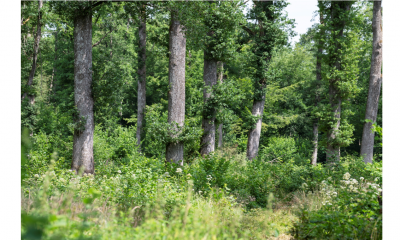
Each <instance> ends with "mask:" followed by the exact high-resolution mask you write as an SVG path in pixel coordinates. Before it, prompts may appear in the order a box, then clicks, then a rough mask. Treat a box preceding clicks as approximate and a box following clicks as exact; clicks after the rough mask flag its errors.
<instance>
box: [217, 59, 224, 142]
mask: <svg viewBox="0 0 400 240" xmlns="http://www.w3.org/2000/svg"><path fill="white" fill-rule="evenodd" d="M217 69H218V81H219V82H220V83H221V84H222V83H223V82H224V63H223V62H221V61H219V62H218V63H217ZM222 126H223V125H222V123H220V124H219V126H218V148H222V138H223V135H222V133H223V132H222Z"/></svg>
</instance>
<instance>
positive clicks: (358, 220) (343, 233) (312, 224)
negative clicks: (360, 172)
mask: <svg viewBox="0 0 400 240" xmlns="http://www.w3.org/2000/svg"><path fill="white" fill-rule="evenodd" d="M350 176H351V175H350V174H349V173H345V174H344V175H343V180H340V183H339V184H337V183H334V180H333V179H332V177H329V178H328V179H326V180H324V181H322V182H321V188H322V189H321V192H322V195H323V202H322V205H323V206H322V208H321V209H319V210H318V211H307V210H303V211H302V213H301V217H300V221H299V222H297V223H296V224H295V226H294V229H293V233H294V236H295V238H296V239H382V212H381V206H380V204H379V201H378V196H380V194H381V192H382V189H381V188H380V185H379V184H378V183H374V182H370V181H366V179H365V178H363V177H360V178H359V179H358V180H357V179H355V178H350ZM378 181H379V180H378V178H377V179H376V182H378ZM304 186H305V187H306V186H307V185H306V184H305V185H304Z"/></svg>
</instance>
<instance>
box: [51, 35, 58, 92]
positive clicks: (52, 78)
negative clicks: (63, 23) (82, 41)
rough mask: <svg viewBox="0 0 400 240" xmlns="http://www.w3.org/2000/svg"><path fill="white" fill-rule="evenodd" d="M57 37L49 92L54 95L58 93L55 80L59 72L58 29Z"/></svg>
mask: <svg viewBox="0 0 400 240" xmlns="http://www.w3.org/2000/svg"><path fill="white" fill-rule="evenodd" d="M54 36H55V39H54V62H53V73H52V74H51V82H50V89H49V92H50V93H51V94H52V95H53V97H54V95H55V93H56V81H55V79H54V78H55V76H56V74H57V68H56V62H57V39H58V29H57V31H56V32H55V34H54Z"/></svg>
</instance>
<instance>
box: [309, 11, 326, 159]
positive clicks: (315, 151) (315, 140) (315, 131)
mask: <svg viewBox="0 0 400 240" xmlns="http://www.w3.org/2000/svg"><path fill="white" fill-rule="evenodd" d="M319 19H320V24H323V20H324V19H323V16H322V13H320V15H319ZM321 31H322V30H321ZM323 35H324V34H323V32H321V35H320V38H322V37H323ZM322 44H323V42H322V39H319V43H318V45H319V47H318V53H317V66H316V73H317V76H316V77H317V83H316V91H315V107H317V106H318V104H319V102H320V97H319V93H318V91H319V87H320V84H321V80H322V76H321V56H322ZM318 122H319V119H318V118H315V119H314V124H313V136H314V137H313V145H314V149H313V154H312V158H311V164H312V165H317V158H318Z"/></svg>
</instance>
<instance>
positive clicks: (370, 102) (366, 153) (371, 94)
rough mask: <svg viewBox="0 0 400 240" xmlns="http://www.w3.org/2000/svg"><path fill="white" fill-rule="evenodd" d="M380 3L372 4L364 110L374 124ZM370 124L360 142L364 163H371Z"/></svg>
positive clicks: (378, 83) (379, 82) (379, 55)
mask: <svg viewBox="0 0 400 240" xmlns="http://www.w3.org/2000/svg"><path fill="white" fill-rule="evenodd" d="M381 4H382V1H375V2H374V10H373V19H372V31H373V50H372V60H371V71H370V77H369V89H368V99H367V107H366V110H365V119H369V120H371V121H372V122H376V116H377V114H378V106H379V95H380V91H381V85H382V73H381V68H382V25H381V22H382V13H381ZM371 128H372V123H371V122H365V123H364V128H363V135H362V141H361V156H363V157H364V162H365V163H372V157H373V153H374V136H375V133H373V132H371Z"/></svg>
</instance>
